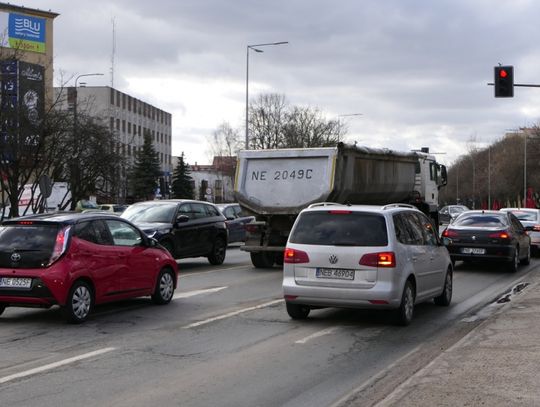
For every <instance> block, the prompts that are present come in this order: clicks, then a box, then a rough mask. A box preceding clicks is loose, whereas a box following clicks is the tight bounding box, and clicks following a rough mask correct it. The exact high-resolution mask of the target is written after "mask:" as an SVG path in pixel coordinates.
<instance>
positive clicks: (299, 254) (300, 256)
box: [283, 247, 309, 264]
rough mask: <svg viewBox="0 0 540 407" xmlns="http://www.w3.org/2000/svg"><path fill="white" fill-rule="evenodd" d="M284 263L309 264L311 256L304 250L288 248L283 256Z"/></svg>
mask: <svg viewBox="0 0 540 407" xmlns="http://www.w3.org/2000/svg"><path fill="white" fill-rule="evenodd" d="M283 262H284V263H293V264H299V263H309V256H308V254H307V253H306V252H304V251H302V250H296V249H291V248H289V247H288V248H286V249H285V253H284V254H283Z"/></svg>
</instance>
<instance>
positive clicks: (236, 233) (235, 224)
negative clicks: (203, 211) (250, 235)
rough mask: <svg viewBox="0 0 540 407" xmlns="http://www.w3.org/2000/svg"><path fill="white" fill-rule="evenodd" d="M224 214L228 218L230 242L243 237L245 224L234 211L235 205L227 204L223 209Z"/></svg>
mask: <svg viewBox="0 0 540 407" xmlns="http://www.w3.org/2000/svg"><path fill="white" fill-rule="evenodd" d="M223 216H225V217H226V218H227V222H226V223H227V229H228V230H229V242H238V241H240V240H241V239H242V231H243V229H244V224H243V223H242V221H241V219H240V218H239V217H238V215H237V214H236V213H235V211H234V207H233V206H227V207H226V208H225V209H224V210H223Z"/></svg>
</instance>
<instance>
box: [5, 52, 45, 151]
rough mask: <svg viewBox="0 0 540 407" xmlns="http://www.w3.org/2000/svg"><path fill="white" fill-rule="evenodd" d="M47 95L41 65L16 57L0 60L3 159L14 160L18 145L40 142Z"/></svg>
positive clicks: (34, 144)
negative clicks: (16, 58)
mask: <svg viewBox="0 0 540 407" xmlns="http://www.w3.org/2000/svg"><path fill="white" fill-rule="evenodd" d="M44 98H45V83H44V68H43V67H42V66H41V65H36V64H30V63H28V62H23V61H16V60H6V61H1V62H0V109H1V113H0V118H1V123H0V159H1V160H2V161H3V162H10V161H12V160H13V159H14V156H13V151H14V150H17V148H20V147H23V146H24V147H23V148H31V147H35V146H37V145H38V144H39V141H40V136H39V133H40V130H39V129H40V125H41V121H42V120H43V116H44V114H45V104H44V102H45V101H44ZM16 146H18V147H17V148H15V147H16Z"/></svg>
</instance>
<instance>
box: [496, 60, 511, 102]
mask: <svg viewBox="0 0 540 407" xmlns="http://www.w3.org/2000/svg"><path fill="white" fill-rule="evenodd" d="M513 96H514V67H513V66H511V65H509V66H496V67H495V97H496V98H511V97H513Z"/></svg>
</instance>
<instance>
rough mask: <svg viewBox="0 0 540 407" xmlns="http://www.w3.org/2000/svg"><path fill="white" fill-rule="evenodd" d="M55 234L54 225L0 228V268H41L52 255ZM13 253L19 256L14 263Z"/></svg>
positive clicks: (12, 225) (56, 231)
mask: <svg viewBox="0 0 540 407" xmlns="http://www.w3.org/2000/svg"><path fill="white" fill-rule="evenodd" d="M57 233H58V225H56V224H52V225H43V224H33V225H17V224H8V225H3V226H0V267H2V268H4V267H9V268H33V267H43V266H44V265H45V264H47V263H48V261H49V259H50V257H51V255H52V251H53V249H54V244H55V242H56V235H57ZM13 253H18V254H19V256H17V260H16V261H14V260H13V259H14V258H13V257H12V255H13Z"/></svg>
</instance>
